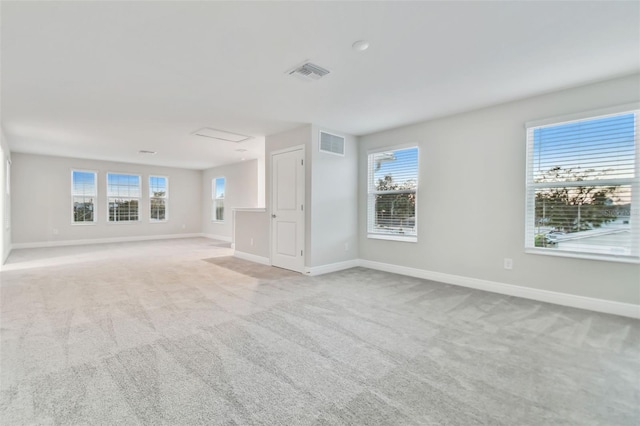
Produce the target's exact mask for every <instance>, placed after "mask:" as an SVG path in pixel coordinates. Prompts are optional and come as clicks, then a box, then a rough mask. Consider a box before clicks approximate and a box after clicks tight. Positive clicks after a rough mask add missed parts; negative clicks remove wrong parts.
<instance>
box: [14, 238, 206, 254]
mask: <svg viewBox="0 0 640 426" xmlns="http://www.w3.org/2000/svg"><path fill="white" fill-rule="evenodd" d="M195 237H202V234H169V235H141V236H137V237H114V238H93V239H86V240H62V241H42V242H36V243H16V244H12V246H11V249H12V250H18V249H29V248H46V247H64V246H81V245H86V244H107V243H128V242H135V241H152V240H170V239H179V238H195Z"/></svg>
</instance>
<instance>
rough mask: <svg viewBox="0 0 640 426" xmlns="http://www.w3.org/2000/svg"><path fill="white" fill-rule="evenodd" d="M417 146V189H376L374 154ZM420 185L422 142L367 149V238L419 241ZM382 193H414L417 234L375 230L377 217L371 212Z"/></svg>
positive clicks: (408, 241)
mask: <svg viewBox="0 0 640 426" xmlns="http://www.w3.org/2000/svg"><path fill="white" fill-rule="evenodd" d="M412 148H415V149H416V150H417V167H416V187H415V190H393V191H378V190H376V189H375V177H374V173H371V170H372V166H371V160H372V156H373V155H374V154H379V153H383V152H388V151H402V150H406V149H412ZM419 187H420V144H418V143H408V144H401V145H392V146H386V147H378V148H372V149H369V150H367V238H370V239H377V240H390V241H401V242H407V243H417V242H418V191H419ZM382 193H388V194H392V193H397V194H400V193H413V194H414V197H415V208H414V217H415V223H414V229H415V235H414V234H411V235H402V234H390V233H380V232H375V229H374V226H375V218H374V217H372V216H370V214H369V213H370V212H372V211H375V195H377V194H382Z"/></svg>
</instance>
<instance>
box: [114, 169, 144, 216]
mask: <svg viewBox="0 0 640 426" xmlns="http://www.w3.org/2000/svg"><path fill="white" fill-rule="evenodd" d="M140 195H141V191H140V176H136V175H128V174H121V173H107V200H108V204H109V222H135V221H138V220H139V207H140Z"/></svg>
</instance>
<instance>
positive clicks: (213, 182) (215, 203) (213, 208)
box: [211, 176, 227, 223]
mask: <svg viewBox="0 0 640 426" xmlns="http://www.w3.org/2000/svg"><path fill="white" fill-rule="evenodd" d="M218 179H223V180H224V192H223V196H222V198H217V197H216V191H217V187H218V184H217V182H216V181H217V180H218ZM226 197H227V178H226V177H225V176H217V177H214V178H212V179H211V221H212V222H215V223H224V222H225V202H224V201H225V198H226ZM218 202H221V203H222V219H217V214H216V213H217V209H218Z"/></svg>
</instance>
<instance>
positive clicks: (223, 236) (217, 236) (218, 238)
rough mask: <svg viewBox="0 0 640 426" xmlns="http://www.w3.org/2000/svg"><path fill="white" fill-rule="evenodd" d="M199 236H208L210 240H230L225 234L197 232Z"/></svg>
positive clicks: (228, 241)
mask: <svg viewBox="0 0 640 426" xmlns="http://www.w3.org/2000/svg"><path fill="white" fill-rule="evenodd" d="M199 236H201V237H205V238H209V239H210V240H220V241H226V242H227V243H230V242H232V239H231V237H227V236H225V235H215V234H199Z"/></svg>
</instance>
